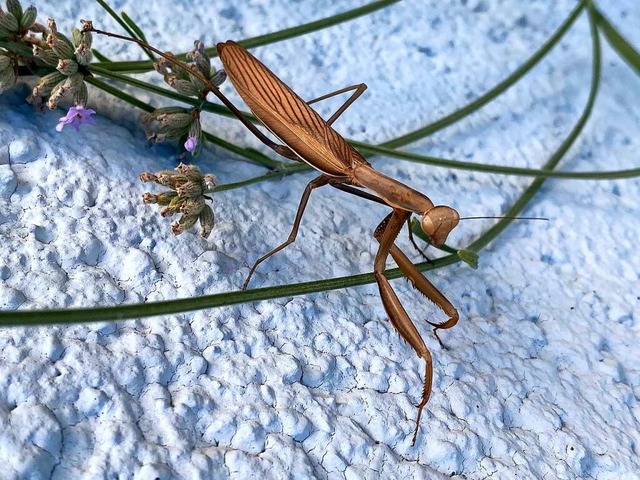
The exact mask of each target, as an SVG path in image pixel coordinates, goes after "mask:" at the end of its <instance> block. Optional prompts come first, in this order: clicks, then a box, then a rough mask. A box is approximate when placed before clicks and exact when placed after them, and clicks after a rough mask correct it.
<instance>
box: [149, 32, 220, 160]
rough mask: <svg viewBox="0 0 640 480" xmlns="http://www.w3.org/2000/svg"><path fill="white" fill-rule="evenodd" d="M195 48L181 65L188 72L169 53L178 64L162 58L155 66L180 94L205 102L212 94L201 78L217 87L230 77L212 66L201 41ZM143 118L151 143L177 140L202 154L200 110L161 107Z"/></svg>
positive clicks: (191, 150)
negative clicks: (209, 94) (147, 126)
mask: <svg viewBox="0 0 640 480" xmlns="http://www.w3.org/2000/svg"><path fill="white" fill-rule="evenodd" d="M194 45H195V48H194V50H193V51H192V52H189V53H188V54H187V59H188V60H189V61H188V62H186V63H184V62H180V63H182V64H183V65H186V66H187V67H188V70H187V69H185V68H181V67H180V66H178V65H176V63H177V62H178V60H177V58H176V57H175V56H174V55H173V54H172V53H170V52H168V53H167V55H169V56H170V57H171V58H174V59H175V61H176V62H172V61H171V60H168V59H166V58H161V59H160V60H158V61H156V62H155V63H154V68H155V69H156V71H157V72H159V73H161V74H162V76H163V77H164V81H165V82H166V83H167V84H168V85H170V86H171V87H172V88H174V89H175V90H177V91H178V92H179V93H181V94H183V95H187V96H190V97H196V98H198V99H199V100H204V99H205V98H206V96H207V94H208V93H209V86H208V85H206V84H205V82H203V81H202V80H201V79H200V78H198V77H202V78H204V79H206V80H208V81H209V82H211V83H212V84H213V85H215V86H216V87H218V86H220V85H221V84H222V82H224V80H225V79H226V78H227V77H226V74H225V73H224V70H220V71H218V70H216V69H215V68H213V67H212V66H211V59H210V58H209V56H208V55H207V53H206V51H205V48H204V44H203V43H202V42H201V41H199V40H196V41H195V42H194ZM140 119H141V121H142V123H144V124H145V125H149V126H150V127H151V128H150V130H149V131H148V132H147V138H148V139H149V140H150V141H154V142H163V141H165V140H170V139H174V138H177V139H179V142H180V144H181V145H183V147H184V149H185V150H186V151H187V152H189V153H191V154H192V155H193V156H194V157H195V156H197V155H198V154H199V153H200V149H201V148H202V140H203V139H202V127H201V125H200V110H199V109H198V108H193V109H191V110H187V109H184V108H179V107H169V108H159V109H157V110H154V111H153V112H152V113H143V114H142V115H141V117H140Z"/></svg>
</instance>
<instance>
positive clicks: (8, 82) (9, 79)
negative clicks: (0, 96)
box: [0, 65, 17, 89]
mask: <svg viewBox="0 0 640 480" xmlns="http://www.w3.org/2000/svg"><path fill="white" fill-rule="evenodd" d="M16 80H17V78H16V72H15V70H14V69H13V66H11V65H10V66H8V67H6V68H5V69H4V70H0V89H5V88H11V87H13V86H14V85H15V83H16Z"/></svg>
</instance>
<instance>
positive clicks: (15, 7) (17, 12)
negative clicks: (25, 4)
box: [6, 0, 23, 20]
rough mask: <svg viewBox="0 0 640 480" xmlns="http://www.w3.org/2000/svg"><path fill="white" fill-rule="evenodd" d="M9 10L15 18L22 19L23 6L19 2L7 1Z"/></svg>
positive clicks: (14, 0)
mask: <svg viewBox="0 0 640 480" xmlns="http://www.w3.org/2000/svg"><path fill="white" fill-rule="evenodd" d="M6 3H7V10H8V11H9V12H10V13H11V14H12V15H13V16H14V17H16V19H18V20H20V19H22V15H23V13H22V5H20V2H19V1H18V0H7V2H6Z"/></svg>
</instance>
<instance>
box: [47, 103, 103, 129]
mask: <svg viewBox="0 0 640 480" xmlns="http://www.w3.org/2000/svg"><path fill="white" fill-rule="evenodd" d="M94 113H96V111H95V110H92V109H90V108H84V106H83V105H76V106H75V107H71V108H69V111H68V112H67V114H66V115H65V116H64V117H61V118H60V121H59V122H58V125H56V130H57V131H58V132H61V131H62V129H63V127H64V126H65V125H71V126H72V127H73V128H75V130H76V132H77V131H78V130H80V125H81V124H83V123H86V124H88V125H95V124H96V120H95V119H94V118H92V117H91V115H93V114H94Z"/></svg>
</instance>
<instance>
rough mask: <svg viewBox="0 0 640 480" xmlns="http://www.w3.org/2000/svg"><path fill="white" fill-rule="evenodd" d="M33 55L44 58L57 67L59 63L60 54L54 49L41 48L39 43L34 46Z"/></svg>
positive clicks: (45, 61) (48, 63)
mask: <svg viewBox="0 0 640 480" xmlns="http://www.w3.org/2000/svg"><path fill="white" fill-rule="evenodd" d="M33 56H34V57H36V58H38V59H40V60H42V61H43V62H44V63H46V64H47V65H50V66H52V67H56V66H57V65H58V56H57V55H56V54H55V53H54V52H53V50H51V49H49V48H47V49H44V48H41V47H39V46H38V45H34V46H33Z"/></svg>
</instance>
